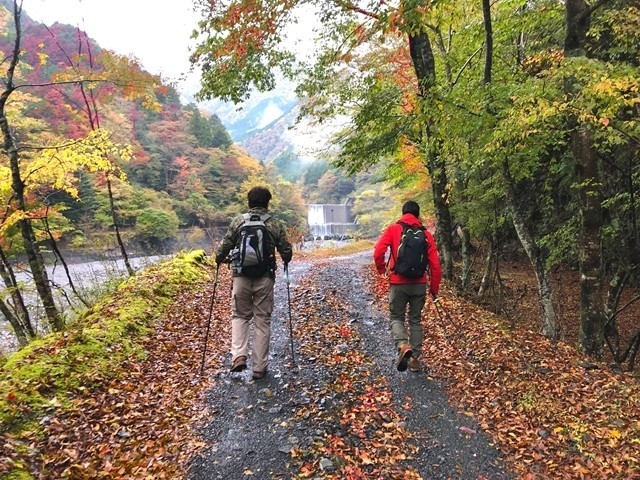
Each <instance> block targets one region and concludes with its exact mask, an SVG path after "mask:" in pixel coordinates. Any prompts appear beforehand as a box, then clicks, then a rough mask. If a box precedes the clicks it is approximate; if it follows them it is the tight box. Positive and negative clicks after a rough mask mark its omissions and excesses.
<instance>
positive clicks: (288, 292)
mask: <svg viewBox="0 0 640 480" xmlns="http://www.w3.org/2000/svg"><path fill="white" fill-rule="evenodd" d="M284 281H285V282H286V283H287V305H288V306H289V338H290V340H291V361H292V362H293V364H294V365H295V364H296V357H295V353H294V350H293V322H292V320H291V291H290V289H289V284H290V283H291V280H290V279H289V264H288V263H285V264H284Z"/></svg>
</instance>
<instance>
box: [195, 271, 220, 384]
mask: <svg viewBox="0 0 640 480" xmlns="http://www.w3.org/2000/svg"><path fill="white" fill-rule="evenodd" d="M219 269H220V264H219V263H216V276H215V278H214V280H213V295H211V307H209V320H207V333H206V335H205V336H204V347H203V348H202V364H201V365H200V376H202V375H203V374H204V359H205V357H206V355H207V343H208V342H209V329H210V328H211V316H212V315H213V305H214V304H215V302H216V288H217V286H218V270H219Z"/></svg>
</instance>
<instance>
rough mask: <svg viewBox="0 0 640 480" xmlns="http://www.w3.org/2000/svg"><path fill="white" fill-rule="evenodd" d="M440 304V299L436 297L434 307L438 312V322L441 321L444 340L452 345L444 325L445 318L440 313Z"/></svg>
mask: <svg viewBox="0 0 640 480" xmlns="http://www.w3.org/2000/svg"><path fill="white" fill-rule="evenodd" d="M439 304H440V300H439V299H438V297H434V298H433V306H434V307H435V310H436V316H437V317H438V320H440V327H442V331H443V333H444V338H445V340H446V341H447V343H448V344H449V345H452V343H451V339H450V338H449V334H448V333H447V326H446V325H445V324H444V318H443V317H442V313H441V312H440V309H439V308H438V307H439Z"/></svg>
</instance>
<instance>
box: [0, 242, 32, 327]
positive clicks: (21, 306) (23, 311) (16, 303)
mask: <svg viewBox="0 0 640 480" xmlns="http://www.w3.org/2000/svg"><path fill="white" fill-rule="evenodd" d="M0 276H1V277H2V280H3V281H4V284H5V286H6V287H7V289H9V291H10V292H11V293H10V295H11V300H13V309H14V311H15V315H16V317H17V318H18V321H20V323H21V324H22V325H23V329H24V331H25V333H26V334H27V336H28V337H29V338H35V336H36V332H35V330H34V328H33V325H32V324H31V316H30V315H29V310H27V306H26V305H25V303H24V298H23V297H22V292H21V291H20V289H19V288H18V281H17V280H16V276H15V273H14V272H13V268H12V267H11V264H10V263H9V259H8V258H7V256H6V255H5V253H4V250H2V248H0Z"/></svg>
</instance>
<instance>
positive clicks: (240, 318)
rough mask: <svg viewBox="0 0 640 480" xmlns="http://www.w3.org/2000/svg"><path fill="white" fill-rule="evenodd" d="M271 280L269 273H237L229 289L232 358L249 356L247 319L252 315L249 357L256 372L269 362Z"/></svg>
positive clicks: (272, 282)
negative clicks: (262, 274)
mask: <svg viewBox="0 0 640 480" xmlns="http://www.w3.org/2000/svg"><path fill="white" fill-rule="evenodd" d="M274 283H275V280H274V279H273V278H271V277H269V276H266V277H258V278H250V277H236V278H235V279H234V282H233V290H232V292H231V297H232V302H233V303H232V308H233V317H232V319H231V322H232V323H231V332H232V334H231V358H241V357H244V358H247V357H248V356H249V346H248V344H249V322H250V321H251V319H253V322H254V328H255V335H254V337H253V349H252V350H253V351H252V355H251V358H252V362H253V370H254V371H257V372H264V371H266V369H267V365H268V363H269V340H270V339H271V312H272V311H273V286H274Z"/></svg>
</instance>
